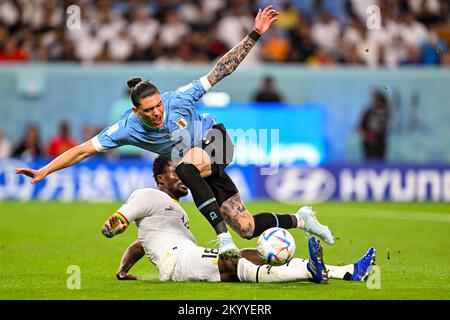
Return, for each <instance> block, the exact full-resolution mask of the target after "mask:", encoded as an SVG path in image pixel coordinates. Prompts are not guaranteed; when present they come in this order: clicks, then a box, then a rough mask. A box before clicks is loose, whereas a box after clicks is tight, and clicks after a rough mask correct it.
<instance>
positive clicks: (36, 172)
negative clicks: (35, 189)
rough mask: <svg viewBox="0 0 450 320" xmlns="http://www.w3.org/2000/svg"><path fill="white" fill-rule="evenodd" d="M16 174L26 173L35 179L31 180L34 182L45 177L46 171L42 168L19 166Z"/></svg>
mask: <svg viewBox="0 0 450 320" xmlns="http://www.w3.org/2000/svg"><path fill="white" fill-rule="evenodd" d="M16 174H24V175H26V176H28V177H30V178H33V180H31V183H33V184H34V183H36V182H38V181H41V180H42V179H44V178H45V173H44V172H43V171H42V170H34V169H28V168H17V169H16Z"/></svg>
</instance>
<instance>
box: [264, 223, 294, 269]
mask: <svg viewBox="0 0 450 320" xmlns="http://www.w3.org/2000/svg"><path fill="white" fill-rule="evenodd" d="M256 249H257V250H258V253H259V256H260V257H261V259H263V260H264V262H265V263H267V264H271V265H274V266H280V265H283V264H285V263H287V262H288V261H289V260H291V259H292V258H293V257H294V254H295V240H294V237H293V236H292V235H291V234H290V233H289V232H288V231H287V230H285V229H282V228H270V229H267V230H266V231H264V232H263V233H262V234H261V235H260V236H259V238H258V242H257V244H256Z"/></svg>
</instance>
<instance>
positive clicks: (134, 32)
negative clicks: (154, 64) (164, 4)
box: [129, 7, 159, 50]
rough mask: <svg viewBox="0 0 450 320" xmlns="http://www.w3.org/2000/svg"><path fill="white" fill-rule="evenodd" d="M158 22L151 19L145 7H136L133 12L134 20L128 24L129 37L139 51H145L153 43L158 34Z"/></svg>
mask: <svg viewBox="0 0 450 320" xmlns="http://www.w3.org/2000/svg"><path fill="white" fill-rule="evenodd" d="M158 29H159V22H158V21H156V20H154V19H152V18H151V17H150V15H149V12H148V10H147V9H146V8H145V7H138V8H137V9H136V10H135V11H134V18H133V20H132V22H131V24H130V29H129V30H130V35H131V37H132V38H133V40H134V41H135V43H136V44H137V46H138V48H139V49H140V50H147V49H148V48H150V46H151V45H152V44H153V42H154V41H155V37H156V36H157V34H158Z"/></svg>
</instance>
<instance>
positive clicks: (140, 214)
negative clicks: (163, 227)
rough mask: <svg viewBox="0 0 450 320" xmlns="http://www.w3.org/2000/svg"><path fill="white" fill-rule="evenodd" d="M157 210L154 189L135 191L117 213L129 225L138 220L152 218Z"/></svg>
mask: <svg viewBox="0 0 450 320" xmlns="http://www.w3.org/2000/svg"><path fill="white" fill-rule="evenodd" d="M154 209H155V201H154V194H153V190H152V189H140V190H136V191H134V192H133V193H132V194H131V195H130V197H129V198H128V200H127V201H126V202H125V203H124V204H123V205H122V206H121V207H120V208H119V209H118V210H117V211H116V213H117V214H119V215H120V217H121V218H123V219H124V220H125V221H126V222H127V223H128V224H130V223H131V222H133V221H136V220H138V219H141V218H144V217H146V216H150V215H151V214H152V213H153V212H154Z"/></svg>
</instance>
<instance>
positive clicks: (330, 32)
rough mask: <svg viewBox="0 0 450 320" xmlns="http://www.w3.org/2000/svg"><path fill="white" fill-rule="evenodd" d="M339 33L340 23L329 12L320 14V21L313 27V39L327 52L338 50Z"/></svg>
mask: <svg viewBox="0 0 450 320" xmlns="http://www.w3.org/2000/svg"><path fill="white" fill-rule="evenodd" d="M339 33H340V26H339V23H338V22H337V21H336V20H334V19H333V16H332V15H331V14H330V13H328V12H323V13H322V14H321V15H320V18H319V21H317V22H316V23H314V24H313V26H312V28H311V36H312V39H313V41H314V42H315V43H316V44H317V45H318V46H319V47H320V48H321V49H322V50H324V51H325V52H327V53H331V52H333V51H334V50H336V43H337V40H338V36H339Z"/></svg>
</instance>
